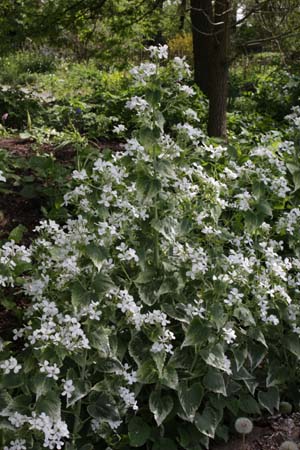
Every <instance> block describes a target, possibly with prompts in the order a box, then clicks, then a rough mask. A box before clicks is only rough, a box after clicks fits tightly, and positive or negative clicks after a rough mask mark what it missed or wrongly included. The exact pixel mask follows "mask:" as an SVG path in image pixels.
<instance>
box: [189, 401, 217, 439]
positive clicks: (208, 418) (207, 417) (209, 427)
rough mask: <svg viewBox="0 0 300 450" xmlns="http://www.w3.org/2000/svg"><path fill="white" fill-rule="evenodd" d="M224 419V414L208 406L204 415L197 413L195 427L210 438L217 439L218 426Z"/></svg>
mask: <svg viewBox="0 0 300 450" xmlns="http://www.w3.org/2000/svg"><path fill="white" fill-rule="evenodd" d="M221 419H222V414H221V413H220V412H217V411H215V410H214V409H213V408H211V407H210V406H206V407H205V409H204V411H203V413H202V414H201V415H200V414H199V413H196V417H195V425H196V427H197V429H198V430H199V431H200V432H201V433H202V434H204V435H205V436H208V437H210V438H214V437H215V432H216V429H217V426H218V424H219V422H220V420H221Z"/></svg>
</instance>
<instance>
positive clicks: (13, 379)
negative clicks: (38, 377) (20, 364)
mask: <svg viewBox="0 0 300 450" xmlns="http://www.w3.org/2000/svg"><path fill="white" fill-rule="evenodd" d="M23 384H24V377H23V375H22V373H10V374H9V375H3V376H2V380H1V383H0V387H1V388H7V389H13V388H17V387H20V386H22V385H23Z"/></svg>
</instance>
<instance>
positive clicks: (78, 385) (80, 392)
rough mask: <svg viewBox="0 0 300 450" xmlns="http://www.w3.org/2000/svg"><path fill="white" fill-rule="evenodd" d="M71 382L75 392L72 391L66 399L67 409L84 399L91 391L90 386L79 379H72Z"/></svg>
mask: <svg viewBox="0 0 300 450" xmlns="http://www.w3.org/2000/svg"><path fill="white" fill-rule="evenodd" d="M73 381H74V387H75V391H73V392H72V396H71V397H70V398H68V399H67V408H69V407H70V406H73V405H75V403H77V402H78V401H79V400H81V399H82V398H84V397H86V396H87V395H88V394H89V392H90V390H91V386H90V384H89V383H87V382H85V381H83V380H79V379H77V380H76V379H74V380H73Z"/></svg>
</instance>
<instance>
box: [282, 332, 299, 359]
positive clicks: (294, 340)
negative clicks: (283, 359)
mask: <svg viewBox="0 0 300 450" xmlns="http://www.w3.org/2000/svg"><path fill="white" fill-rule="evenodd" d="M283 344H284V346H285V347H286V348H287V349H288V350H289V351H290V352H291V353H293V355H295V356H297V358H298V359H300V339H299V336H298V335H296V334H289V335H287V336H285V337H284V338H283Z"/></svg>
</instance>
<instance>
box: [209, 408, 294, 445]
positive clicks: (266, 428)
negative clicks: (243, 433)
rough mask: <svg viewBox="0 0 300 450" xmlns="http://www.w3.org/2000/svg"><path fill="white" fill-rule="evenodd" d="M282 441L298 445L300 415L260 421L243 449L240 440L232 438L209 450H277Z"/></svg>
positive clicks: (273, 417)
mask: <svg viewBox="0 0 300 450" xmlns="http://www.w3.org/2000/svg"><path fill="white" fill-rule="evenodd" d="M284 441H293V442H295V443H296V444H297V445H299V444H300V413H293V414H291V415H289V416H282V415H278V416H272V417H269V418H267V419H260V420H258V421H257V422H256V424H255V425H254V427H253V431H252V433H250V434H249V435H248V436H247V439H246V445H245V449H243V444H242V438H241V437H238V436H236V437H233V438H231V439H230V440H229V441H228V442H227V443H226V444H215V445H213V446H212V447H211V450H278V449H279V447H280V445H281V444H282V443H283V442H284Z"/></svg>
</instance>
